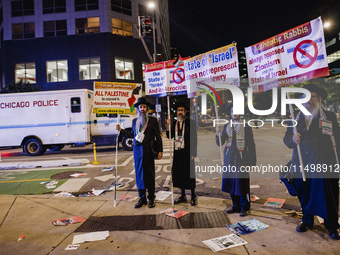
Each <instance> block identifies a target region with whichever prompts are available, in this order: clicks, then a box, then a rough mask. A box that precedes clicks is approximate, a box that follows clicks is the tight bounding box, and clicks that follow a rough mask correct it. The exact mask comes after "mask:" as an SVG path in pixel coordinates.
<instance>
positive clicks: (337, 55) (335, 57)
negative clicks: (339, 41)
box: [327, 50, 340, 64]
mask: <svg viewBox="0 0 340 255" xmlns="http://www.w3.org/2000/svg"><path fill="white" fill-rule="evenodd" d="M339 59H340V50H338V51H336V52H334V53H332V54H329V55H328V56H327V61H328V64H330V63H332V62H334V61H337V60H339Z"/></svg>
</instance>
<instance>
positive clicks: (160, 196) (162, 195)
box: [156, 190, 171, 201]
mask: <svg viewBox="0 0 340 255" xmlns="http://www.w3.org/2000/svg"><path fill="white" fill-rule="evenodd" d="M170 195H171V191H164V190H161V191H158V192H157V193H156V200H158V201H164V200H165V199H166V198H167V197H168V196H170Z"/></svg>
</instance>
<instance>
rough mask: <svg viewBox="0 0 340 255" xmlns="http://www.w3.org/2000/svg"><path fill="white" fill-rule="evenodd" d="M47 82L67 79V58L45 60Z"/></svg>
mask: <svg viewBox="0 0 340 255" xmlns="http://www.w3.org/2000/svg"><path fill="white" fill-rule="evenodd" d="M46 75H47V82H62V81H68V67H67V60H55V61H46Z"/></svg>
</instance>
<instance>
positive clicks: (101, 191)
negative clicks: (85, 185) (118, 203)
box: [91, 188, 105, 196]
mask: <svg viewBox="0 0 340 255" xmlns="http://www.w3.org/2000/svg"><path fill="white" fill-rule="evenodd" d="M103 192H105V189H97V190H96V189H94V188H93V189H91V193H92V194H93V195H95V196H99V195H100V194H102V193H103Z"/></svg>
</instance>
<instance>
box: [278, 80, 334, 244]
mask: <svg viewBox="0 0 340 255" xmlns="http://www.w3.org/2000/svg"><path fill="white" fill-rule="evenodd" d="M304 88H305V89H308V90H309V91H310V92H311V99H310V100H309V101H308V102H307V103H305V104H303V105H304V106H305V107H306V108H307V110H308V111H309V112H310V113H311V115H304V114H303V113H302V112H299V113H298V114H297V116H296V121H297V132H298V133H297V134H296V135H294V134H293V128H292V127H288V129H287V132H286V135H285V137H284V143H285V144H286V145H287V147H288V148H291V149H293V158H292V166H291V169H292V170H293V171H294V172H295V185H296V189H297V196H298V198H299V201H300V203H301V207H302V213H303V217H302V221H301V222H300V223H299V224H298V225H297V227H296V231H298V232H305V231H307V230H308V229H310V228H312V227H313V223H314V215H317V216H319V217H321V218H323V219H324V225H325V227H326V228H327V229H328V231H329V235H330V237H331V238H333V239H337V240H339V239H340V236H339V227H340V226H339V223H338V218H339V216H338V211H339V184H338V182H339V172H338V169H339V160H338V159H339V157H340V154H339V149H338V148H339V146H340V128H339V125H338V122H337V119H336V116H335V114H334V113H333V112H329V111H324V110H323V109H322V107H321V101H322V100H324V99H326V97H327V92H326V91H325V90H324V89H322V88H320V87H318V86H317V85H314V84H308V85H306V86H304ZM302 97H304V95H302ZM297 144H300V147H301V152H302V158H303V163H304V165H305V167H304V169H300V161H299V158H298V152H297V146H296V145H297ZM301 171H305V174H306V181H305V182H304V181H303V180H302V179H301Z"/></svg>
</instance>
